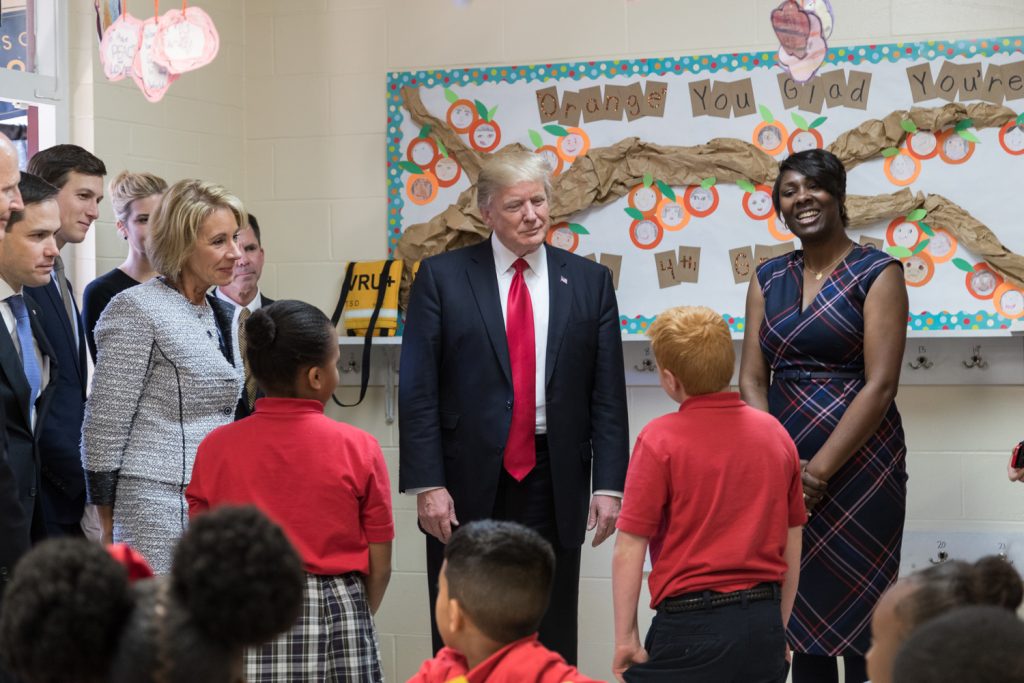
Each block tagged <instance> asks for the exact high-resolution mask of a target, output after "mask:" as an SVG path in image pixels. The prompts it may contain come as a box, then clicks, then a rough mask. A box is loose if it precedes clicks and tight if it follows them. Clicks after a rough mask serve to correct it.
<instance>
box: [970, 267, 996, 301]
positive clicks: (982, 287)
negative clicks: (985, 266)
mask: <svg viewBox="0 0 1024 683" xmlns="http://www.w3.org/2000/svg"><path fill="white" fill-rule="evenodd" d="M998 285H999V283H998V282H996V278H995V275H993V274H992V273H991V271H989V270H978V271H975V272H974V274H973V275H971V289H973V290H974V291H975V292H977V293H978V294H979V295H980V296H988V295H990V294H992V293H993V292H995V291H996V287H997V286H998Z"/></svg>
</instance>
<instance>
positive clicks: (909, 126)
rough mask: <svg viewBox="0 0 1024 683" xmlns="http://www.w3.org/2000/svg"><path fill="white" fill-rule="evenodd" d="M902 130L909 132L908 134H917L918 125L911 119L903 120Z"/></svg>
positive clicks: (901, 122)
mask: <svg viewBox="0 0 1024 683" xmlns="http://www.w3.org/2000/svg"><path fill="white" fill-rule="evenodd" d="M900 128H902V129H903V130H905V131H907V132H908V133H916V132H917V125H916V124H915V123H914V122H913V121H911V120H910V119H903V120H902V121H900Z"/></svg>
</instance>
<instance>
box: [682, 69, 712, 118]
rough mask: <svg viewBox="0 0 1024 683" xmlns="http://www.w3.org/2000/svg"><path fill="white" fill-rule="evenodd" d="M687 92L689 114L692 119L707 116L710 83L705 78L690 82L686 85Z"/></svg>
mask: <svg viewBox="0 0 1024 683" xmlns="http://www.w3.org/2000/svg"><path fill="white" fill-rule="evenodd" d="M687 91H688V92H689V93H690V113H691V114H693V116H694V118H696V117H698V116H708V114H709V112H708V109H709V108H710V105H711V81H710V80H709V79H707V78H703V79H701V80H699V81H691V82H690V83H689V84H688V85H687Z"/></svg>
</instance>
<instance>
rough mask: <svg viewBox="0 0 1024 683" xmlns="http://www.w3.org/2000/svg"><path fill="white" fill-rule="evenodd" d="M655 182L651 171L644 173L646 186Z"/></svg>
mask: <svg viewBox="0 0 1024 683" xmlns="http://www.w3.org/2000/svg"><path fill="white" fill-rule="evenodd" d="M653 182H654V176H652V175H651V174H650V173H644V187H650V186H651V183H653Z"/></svg>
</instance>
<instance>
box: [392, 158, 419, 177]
mask: <svg viewBox="0 0 1024 683" xmlns="http://www.w3.org/2000/svg"><path fill="white" fill-rule="evenodd" d="M398 167H399V168H400V169H402V170H403V171H408V172H409V173H412V174H413V175H423V169H422V168H420V167H419V166H418V165H416V164H414V163H412V162H411V161H399V162H398Z"/></svg>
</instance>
